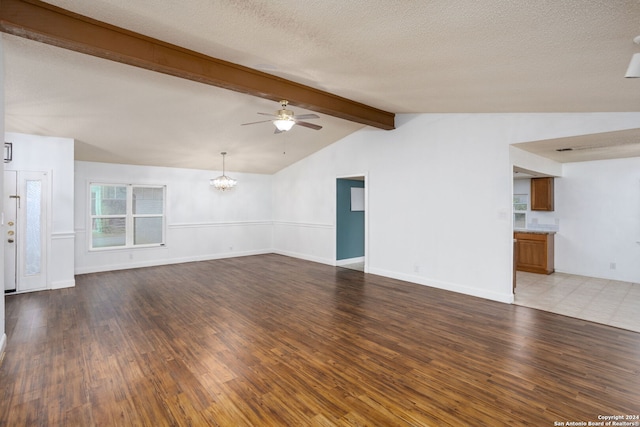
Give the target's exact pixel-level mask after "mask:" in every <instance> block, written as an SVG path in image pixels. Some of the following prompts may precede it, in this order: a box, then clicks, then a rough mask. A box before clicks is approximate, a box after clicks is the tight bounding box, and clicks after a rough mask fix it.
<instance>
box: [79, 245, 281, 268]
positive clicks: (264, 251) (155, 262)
mask: <svg viewBox="0 0 640 427" xmlns="http://www.w3.org/2000/svg"><path fill="white" fill-rule="evenodd" d="M270 253H273V251H271V250H270V249H261V250H255V251H245V252H226V253H222V254H208V255H198V256H193V257H182V258H170V259H160V260H152V261H138V262H133V261H131V262H127V263H126V264H110V265H99V266H91V267H83V268H76V270H75V274H90V273H100V272H103V271H117V270H129V269H132V268H144V267H156V266H160V265H170V264H184V263H187V262H197V261H210V260H214V259H224V258H236V257H243V256H251V255H263V254H270Z"/></svg>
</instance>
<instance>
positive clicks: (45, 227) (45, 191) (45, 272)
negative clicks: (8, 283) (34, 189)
mask: <svg viewBox="0 0 640 427" xmlns="http://www.w3.org/2000/svg"><path fill="white" fill-rule="evenodd" d="M5 172H15V173H16V175H17V195H19V196H20V200H21V201H20V203H21V204H22V206H23V207H22V209H20V208H19V209H18V212H17V217H16V225H17V227H16V240H17V242H16V260H17V262H16V264H17V265H16V290H15V292H12V293H22V292H32V291H41V290H46V289H50V283H49V257H50V254H51V235H50V230H51V225H52V224H51V203H52V173H51V171H50V170H16V169H5ZM35 175H40V176H41V177H42V188H41V192H42V193H41V203H42V207H41V218H40V226H41V233H40V234H41V239H42V241H41V243H40V245H41V251H42V253H41V259H40V266H41V273H40V274H39V275H38V276H39V277H40V278H41V280H42V286H37V287H33V288H31V287H30V288H25V285H26V281H25V280H24V279H25V277H26V275H25V274H24V272H25V266H24V263H25V253H24V250H25V240H24V235H25V234H26V225H27V224H26V222H25V218H24V212H25V210H24V209H25V207H26V205H25V203H26V196H25V195H24V194H23V193H24V191H25V189H24V184H25V180H26V179H29V178H30V177H31V176H35ZM5 197H7V195H5ZM3 209H4V206H3Z"/></svg>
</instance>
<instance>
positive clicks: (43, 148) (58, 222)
mask: <svg viewBox="0 0 640 427" xmlns="http://www.w3.org/2000/svg"><path fill="white" fill-rule="evenodd" d="M5 141H7V142H11V143H12V144H13V161H12V162H10V163H6V164H5V170H15V171H20V170H26V171H42V172H47V174H48V176H49V185H50V187H51V201H50V203H51V205H50V206H51V209H50V212H49V215H48V216H49V218H48V220H49V224H48V228H49V241H48V244H47V256H48V262H47V288H48V289H58V288H66V287H71V286H75V279H74V265H73V263H74V261H73V251H74V245H75V234H74V232H73V226H74V224H73V212H74V198H73V147H74V141H73V139H70V138H56V137H43V136H36V135H26V134H21V133H11V132H7V133H6V134H5Z"/></svg>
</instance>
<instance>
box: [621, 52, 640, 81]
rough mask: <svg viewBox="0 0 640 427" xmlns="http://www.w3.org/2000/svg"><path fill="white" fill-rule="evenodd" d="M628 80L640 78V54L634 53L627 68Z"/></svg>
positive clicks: (626, 75)
mask: <svg viewBox="0 0 640 427" xmlns="http://www.w3.org/2000/svg"><path fill="white" fill-rule="evenodd" d="M624 76H625V77H626V78H639V77H640V53H634V54H633V56H632V57H631V62H630V63H629V68H627V74H625V75H624Z"/></svg>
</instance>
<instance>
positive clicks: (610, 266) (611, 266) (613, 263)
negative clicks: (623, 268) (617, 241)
mask: <svg viewBox="0 0 640 427" xmlns="http://www.w3.org/2000/svg"><path fill="white" fill-rule="evenodd" d="M609 268H610V269H611V270H615V269H616V263H615V262H611V263H609Z"/></svg>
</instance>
